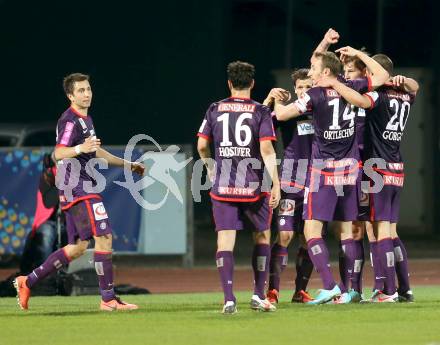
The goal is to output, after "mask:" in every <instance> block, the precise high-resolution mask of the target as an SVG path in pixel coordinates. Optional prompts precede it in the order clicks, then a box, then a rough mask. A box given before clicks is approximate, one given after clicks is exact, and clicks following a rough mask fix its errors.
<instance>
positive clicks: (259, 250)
mask: <svg viewBox="0 0 440 345" xmlns="http://www.w3.org/2000/svg"><path fill="white" fill-rule="evenodd" d="M269 261H270V246H269V245H268V244H256V245H255V246H254V252H253V254H252V268H253V269H254V280H255V287H254V295H258V297H260V298H261V299H265V298H266V296H265V295H264V288H265V287H266V279H267V274H268V272H269Z"/></svg>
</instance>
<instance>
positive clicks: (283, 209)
mask: <svg viewBox="0 0 440 345" xmlns="http://www.w3.org/2000/svg"><path fill="white" fill-rule="evenodd" d="M294 214H295V200H292V199H281V201H280V210H279V212H278V215H280V216H290V217H292V216H293V215H294Z"/></svg>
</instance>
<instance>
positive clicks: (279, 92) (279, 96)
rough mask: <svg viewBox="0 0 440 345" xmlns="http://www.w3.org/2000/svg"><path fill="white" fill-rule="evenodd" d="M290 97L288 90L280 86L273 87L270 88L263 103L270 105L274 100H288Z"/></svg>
mask: <svg viewBox="0 0 440 345" xmlns="http://www.w3.org/2000/svg"><path fill="white" fill-rule="evenodd" d="M290 98H291V95H290V92H289V91H287V90H285V89H283V88H281V87H274V88H273V89H272V90H270V92H269V94H268V95H267V97H266V99H265V100H264V102H263V104H264V105H266V106H270V105H271V104H272V103H273V102H275V100H279V101H281V102H288V101H289V100H290Z"/></svg>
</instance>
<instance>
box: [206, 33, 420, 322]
mask: <svg viewBox="0 0 440 345" xmlns="http://www.w3.org/2000/svg"><path fill="white" fill-rule="evenodd" d="M338 40H339V34H338V32H336V31H335V30H333V29H329V30H328V31H327V33H326V34H325V35H324V38H323V40H322V41H321V43H320V44H319V45H318V47H317V48H316V50H315V51H314V53H313V55H312V57H311V59H310V63H311V65H310V69H304V68H303V69H298V70H295V71H294V72H293V74H292V81H293V87H294V91H295V94H296V96H297V99H296V101H294V102H290V98H291V96H290V93H289V92H288V91H287V90H284V89H282V88H273V89H272V90H271V91H270V92H269V94H268V96H267V98H266V99H265V100H264V102H263V104H260V103H258V102H256V101H254V100H252V99H251V90H252V88H253V86H254V72H255V69H254V66H252V65H251V64H249V63H246V62H240V61H236V62H232V63H230V64H229V65H228V68H227V73H228V86H229V89H230V91H231V96H230V97H229V98H226V99H224V100H221V101H219V102H215V103H213V104H211V106H210V107H209V108H208V110H207V112H206V115H205V118H204V120H203V122H202V125H201V127H200V129H199V132H198V137H199V138H198V145H197V148H198V152H199V154H200V157H201V159H202V160H203V161H204V162H205V165H206V167H207V171H208V176H209V178H210V179H211V181H212V183H213V186H212V188H211V192H210V195H211V200H212V209H213V217H214V222H215V228H216V231H217V253H216V264H217V268H218V271H219V274H220V280H221V283H222V287H223V292H224V306H223V309H222V312H223V313H224V314H233V313H235V312H237V306H236V298H235V296H234V293H233V272H234V257H233V249H234V244H235V238H236V232H237V230H241V229H243V228H244V224H245V222H249V223H251V224H252V228H253V230H254V242H255V245H254V251H253V255H252V267H253V271H254V293H253V296H252V298H251V302H250V305H251V308H252V309H255V310H260V311H275V310H276V304H277V303H278V299H279V291H280V275H281V273H282V271H283V270H284V269H285V267H286V266H287V256H288V249H287V248H288V245H289V243H290V242H291V240H292V239H293V237H294V234H296V235H297V237H298V238H299V240H300V246H299V250H298V254H297V258H296V271H297V277H296V279H295V292H294V294H293V297H292V302H299V303H307V304H311V305H316V304H324V303H331V304H346V303H357V302H361V303H363V302H374V303H389V302H396V301H406V302H412V301H413V300H414V298H413V294H412V291H411V289H410V286H409V275H408V260H407V253H406V250H405V247H404V245H403V243H402V241H401V240H400V238H399V237H398V235H397V231H396V224H397V221H398V214H399V198H400V193H401V190H402V187H403V181H404V165H403V162H402V157H401V154H400V141H401V138H402V134H403V131H404V128H405V125H406V123H407V120H408V115H409V111H410V108H411V105H412V104H413V102H414V99H415V95H416V93H417V90H418V88H419V86H418V83H417V82H416V81H415V80H413V79H411V78H407V77H405V76H400V75H397V76H394V75H393V63H392V61H391V59H390V58H389V57H388V56H386V55H384V54H377V55H374V56H372V57H370V56H369V55H368V54H367V53H366V52H365V51H363V50H356V49H353V48H351V47H349V46H347V47H343V48H340V49H338V50H336V53H339V54H340V55H339V57H338V56H337V55H336V54H335V53H333V52H329V51H328V48H329V47H330V46H331V45H332V44H335V43H337V42H338ZM278 128H279V132H280V134H281V135H279V137H281V139H282V144H283V149H284V150H283V152H284V154H283V160H282V163H281V165H280V171H279V173H278V168H277V160H276V154H275V149H274V146H273V142H274V141H276V132H275V129H278ZM211 144H212V146H213V147H214V155H213V156H214V160H213V159H212V155H211ZM262 163H264V164H262ZM263 165H264V166H263ZM265 172H266V173H267V174H268V175H269V176H270V180H271V185H270V186H268V182H267V180H268V179H267V178H266V177H267V176H266V175H267V174H265ZM273 210H276V211H277V214H276V218H275V219H274V220H275V221H274V222H273V223H272V212H273ZM328 222H334V229H335V235H336V236H337V239H338V240H339V244H340V253H339V258H340V259H339V271H340V276H341V280H340V282H339V283H337V282H336V281H335V278H334V277H333V274H332V272H331V270H330V262H329V252H328V249H327V246H326V243H325V241H324V239H323V233H324V234H325V232H326V224H327V223H328ZM271 227H273V228H275V231H276V234H277V236H276V239H275V241H274V243H272V245H271V230H270V229H271ZM365 233H366V234H367V237H368V241H369V247H370V255H371V263H372V266H373V270H374V276H375V281H374V288H373V293H372V296H371V298H368V299H365V298H364V296H363V293H362V270H363V265H364V261H365V258H364V246H363V237H364V234H365ZM313 268H315V270H316V271H317V272H318V274H319V275H320V278H321V280H322V284H323V289H321V290H320V291H319V293H318V294H317V296H315V297H312V296H311V295H310V294H309V293H308V292H307V289H306V288H307V283H308V280H309V278H310V276H311V273H312V271H313ZM396 275H397V280H398V287H397V286H396V279H395V278H396ZM268 278H269V284H268V288H267V290H266V283H267V279H268Z"/></svg>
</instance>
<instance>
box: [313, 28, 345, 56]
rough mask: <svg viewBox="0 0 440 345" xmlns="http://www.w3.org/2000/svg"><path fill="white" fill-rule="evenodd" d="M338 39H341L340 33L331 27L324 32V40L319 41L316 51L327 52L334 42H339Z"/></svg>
mask: <svg viewBox="0 0 440 345" xmlns="http://www.w3.org/2000/svg"><path fill="white" fill-rule="evenodd" d="M338 41H339V33H338V32H337V31H336V30H334V29H332V28H330V29H328V30H327V32H326V33H325V34H324V37H323V38H322V41H321V42H319V44H318V46H317V47H316V49H315V51H314V53H323V52H326V51H327V50H328V48H329V47H330V46H331V45H332V44H336V43H338Z"/></svg>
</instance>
